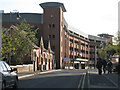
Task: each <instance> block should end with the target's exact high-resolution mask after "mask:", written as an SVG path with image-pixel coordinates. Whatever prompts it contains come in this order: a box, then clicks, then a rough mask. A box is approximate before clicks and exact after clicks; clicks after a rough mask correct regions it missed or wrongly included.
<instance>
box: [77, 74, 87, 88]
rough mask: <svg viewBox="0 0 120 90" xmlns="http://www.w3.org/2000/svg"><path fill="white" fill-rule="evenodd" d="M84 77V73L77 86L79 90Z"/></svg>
mask: <svg viewBox="0 0 120 90" xmlns="http://www.w3.org/2000/svg"><path fill="white" fill-rule="evenodd" d="M84 75H85V73H83V74H82V76H81V79H80V81H79V84H78V88H80V85H81V84H82V78H83V77H84Z"/></svg>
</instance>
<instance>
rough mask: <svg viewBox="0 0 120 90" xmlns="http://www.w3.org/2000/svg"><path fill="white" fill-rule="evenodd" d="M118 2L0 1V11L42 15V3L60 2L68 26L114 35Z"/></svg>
mask: <svg viewBox="0 0 120 90" xmlns="http://www.w3.org/2000/svg"><path fill="white" fill-rule="evenodd" d="M119 1H120V0H0V10H4V12H5V13H8V12H10V11H13V10H18V11H19V12H20V13H25V12H27V13H43V9H42V8H41V7H40V6H39V4H40V3H43V2H61V3H63V4H64V6H65V8H66V10H67V12H64V18H65V19H66V21H67V23H68V25H71V26H72V27H74V28H77V29H79V30H80V31H82V32H84V33H86V34H90V35H97V34H101V33H106V34H111V35H116V33H117V31H118V2H119Z"/></svg>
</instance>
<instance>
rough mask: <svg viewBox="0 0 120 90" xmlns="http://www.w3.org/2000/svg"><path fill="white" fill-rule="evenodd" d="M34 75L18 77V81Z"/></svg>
mask: <svg viewBox="0 0 120 90" xmlns="http://www.w3.org/2000/svg"><path fill="white" fill-rule="evenodd" d="M33 75H34V74H29V75H25V76H20V77H18V79H22V78H25V77H30V76H33Z"/></svg>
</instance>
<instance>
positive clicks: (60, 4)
mask: <svg viewBox="0 0 120 90" xmlns="http://www.w3.org/2000/svg"><path fill="white" fill-rule="evenodd" d="M39 5H40V6H41V7H42V8H46V7H61V8H62V10H63V12H66V9H65V7H64V4H63V3H60V2H45V3H41V4H39Z"/></svg>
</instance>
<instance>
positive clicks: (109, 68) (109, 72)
mask: <svg viewBox="0 0 120 90" xmlns="http://www.w3.org/2000/svg"><path fill="white" fill-rule="evenodd" d="M112 65H113V64H112V62H111V61H110V60H109V61H108V63H107V68H108V74H111V73H112Z"/></svg>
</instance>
